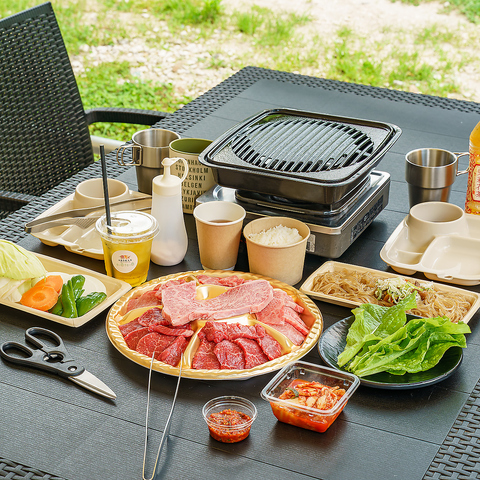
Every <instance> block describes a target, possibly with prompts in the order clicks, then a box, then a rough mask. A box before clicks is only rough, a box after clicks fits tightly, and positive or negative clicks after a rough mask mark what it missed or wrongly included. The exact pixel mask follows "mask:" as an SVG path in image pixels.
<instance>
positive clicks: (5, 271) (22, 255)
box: [0, 239, 47, 280]
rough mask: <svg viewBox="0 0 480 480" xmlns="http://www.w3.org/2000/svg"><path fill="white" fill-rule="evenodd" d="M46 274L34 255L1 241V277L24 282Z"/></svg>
mask: <svg viewBox="0 0 480 480" xmlns="http://www.w3.org/2000/svg"><path fill="white" fill-rule="evenodd" d="M46 273H47V272H46V271H45V267H44V266H43V264H42V262H41V261H40V260H39V259H38V257H36V256H35V255H34V254H33V253H31V252H29V251H28V250H25V249H24V248H23V247H20V246H19V245H15V244H14V243H12V242H9V241H8V240H1V239H0V277H7V278H11V279H13V280H24V279H25V278H37V277H44V276H45V275H46Z"/></svg>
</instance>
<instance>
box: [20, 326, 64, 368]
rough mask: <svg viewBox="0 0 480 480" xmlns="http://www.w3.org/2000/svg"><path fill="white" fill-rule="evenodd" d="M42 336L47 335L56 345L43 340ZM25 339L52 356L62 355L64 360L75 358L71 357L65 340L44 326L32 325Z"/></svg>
mask: <svg viewBox="0 0 480 480" xmlns="http://www.w3.org/2000/svg"><path fill="white" fill-rule="evenodd" d="M42 336H44V337H47V338H48V339H49V340H51V341H52V342H53V343H54V345H53V346H52V345H51V344H49V343H46V342H45V341H43V340H42ZM25 339H26V340H27V342H30V343H31V344H32V345H35V346H36V347H38V348H39V349H40V350H42V351H44V352H45V353H46V354H47V355H48V356H49V357H51V358H55V357H57V356H61V357H62V361H63V362H72V361H73V358H69V355H68V352H67V347H65V344H64V343H63V340H62V339H61V338H60V336H59V335H57V334H56V333H55V332H52V331H51V330H47V329H46V328H42V327H30V328H29V329H27V331H26V332H25Z"/></svg>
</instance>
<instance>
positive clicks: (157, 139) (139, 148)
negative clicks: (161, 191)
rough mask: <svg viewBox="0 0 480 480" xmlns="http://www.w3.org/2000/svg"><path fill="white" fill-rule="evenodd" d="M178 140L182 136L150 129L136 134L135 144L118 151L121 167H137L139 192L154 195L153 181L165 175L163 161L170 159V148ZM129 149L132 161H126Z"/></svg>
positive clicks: (134, 137)
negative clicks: (129, 149) (128, 149)
mask: <svg viewBox="0 0 480 480" xmlns="http://www.w3.org/2000/svg"><path fill="white" fill-rule="evenodd" d="M178 138H180V135H179V134H178V133H175V132H172V131H171V130H164V129H163V128H150V129H148V130H140V131H139V132H136V133H134V134H133V136H132V142H133V143H131V144H125V145H122V146H121V147H120V148H119V149H118V150H117V162H118V163H119V164H120V165H125V166H130V165H135V167H136V169H135V170H136V174H137V185H138V191H139V192H142V193H147V194H149V195H151V194H152V181H153V179H154V178H155V177H156V176H157V175H161V174H162V173H163V167H162V160H163V159H164V158H165V157H168V146H169V145H170V142H172V141H173V140H176V139H178ZM127 148H131V149H132V161H126V160H125V159H124V154H125V150H126V149H127Z"/></svg>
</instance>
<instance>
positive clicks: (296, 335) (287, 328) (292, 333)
mask: <svg viewBox="0 0 480 480" xmlns="http://www.w3.org/2000/svg"><path fill="white" fill-rule="evenodd" d="M272 328H274V329H275V330H277V331H278V332H280V333H283V335H285V336H286V337H287V338H288V339H289V340H290V341H291V342H292V343H293V344H294V345H301V344H302V343H303V341H304V340H305V335H303V333H301V332H299V331H298V330H297V329H296V328H295V327H292V325H290V324H289V323H285V325H272Z"/></svg>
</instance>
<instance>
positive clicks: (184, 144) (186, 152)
mask: <svg viewBox="0 0 480 480" xmlns="http://www.w3.org/2000/svg"><path fill="white" fill-rule="evenodd" d="M211 143H212V141H211V140H205V139H203V138H179V139H178V140H173V142H171V143H170V146H169V153H170V157H171V158H175V157H180V158H184V159H185V160H186V161H187V162H188V174H187V178H185V180H184V181H183V183H182V207H183V211H184V213H192V212H193V209H194V208H195V201H196V200H197V198H198V197H199V196H200V195H203V194H204V193H205V192H206V191H207V190H209V189H210V188H212V187H213V185H214V184H215V180H214V178H213V173H212V169H211V168H209V167H206V166H205V165H202V164H201V163H200V162H199V161H198V156H199V155H200V154H201V153H202V152H203V151H204V150H205V149H206V148H207V147H208V146H209V145H210V144H211ZM184 172H185V167H184V166H183V164H182V163H180V162H177V163H175V164H174V165H173V166H172V173H173V174H175V175H177V176H178V177H181V176H182V175H183V174H184Z"/></svg>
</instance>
